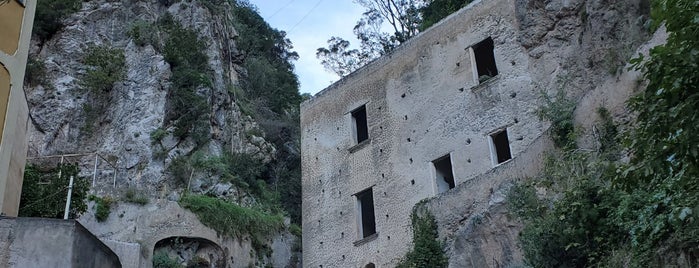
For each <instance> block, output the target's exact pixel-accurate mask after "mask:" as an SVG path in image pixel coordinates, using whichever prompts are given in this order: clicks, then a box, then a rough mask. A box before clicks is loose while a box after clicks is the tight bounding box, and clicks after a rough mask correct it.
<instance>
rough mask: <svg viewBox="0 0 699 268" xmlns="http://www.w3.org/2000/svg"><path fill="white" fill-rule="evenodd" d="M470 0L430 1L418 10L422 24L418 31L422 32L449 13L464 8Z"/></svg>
mask: <svg viewBox="0 0 699 268" xmlns="http://www.w3.org/2000/svg"><path fill="white" fill-rule="evenodd" d="M471 2H472V0H432V1H430V2H429V3H428V4H427V5H426V6H424V7H422V8H421V9H420V15H422V22H421V23H420V31H423V30H425V29H427V28H429V27H430V26H432V25H434V24H435V23H437V22H439V21H440V20H442V19H443V18H446V17H447V16H449V15H450V14H451V13H454V12H456V11H458V10H459V9H461V8H463V7H465V6H466V5H468V4H469V3H471Z"/></svg>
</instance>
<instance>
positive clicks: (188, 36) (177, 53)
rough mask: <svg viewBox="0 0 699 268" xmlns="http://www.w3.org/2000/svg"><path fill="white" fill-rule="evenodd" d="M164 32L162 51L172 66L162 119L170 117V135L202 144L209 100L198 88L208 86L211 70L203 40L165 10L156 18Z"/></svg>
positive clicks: (208, 126) (167, 119)
mask: <svg viewBox="0 0 699 268" xmlns="http://www.w3.org/2000/svg"><path fill="white" fill-rule="evenodd" d="M159 24H160V27H161V28H162V29H163V30H164V31H165V32H166V33H167V35H168V37H167V40H166V41H165V47H164V48H163V54H164V56H165V61H167V62H168V63H169V64H170V68H171V69H172V78H171V81H172V84H171V86H170V91H169V96H168V104H169V108H168V113H167V115H166V121H169V120H174V127H175V129H174V132H173V135H174V136H176V137H178V138H180V139H184V138H186V137H192V139H193V140H194V141H195V142H196V143H197V144H198V145H202V144H204V143H205V142H206V141H208V139H209V136H210V135H209V132H210V125H209V120H208V115H209V112H210V110H211V107H210V104H209V101H208V99H207V98H206V97H204V96H202V94H200V93H199V92H198V90H199V89H200V88H202V87H211V70H210V69H209V66H208V61H209V60H208V59H209V58H208V56H207V55H206V53H204V48H205V47H206V42H205V41H204V40H201V39H200V38H199V36H198V35H197V33H196V32H195V31H193V30H190V29H186V28H184V27H182V25H180V23H178V22H177V21H175V20H174V19H173V18H172V16H171V15H170V14H169V13H168V14H167V15H165V16H164V17H163V18H161V19H160V21H159Z"/></svg>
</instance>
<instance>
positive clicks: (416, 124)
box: [301, 1, 543, 267]
mask: <svg viewBox="0 0 699 268" xmlns="http://www.w3.org/2000/svg"><path fill="white" fill-rule="evenodd" d="M511 7H512V5H511V2H510V1H483V2H478V3H475V4H472V5H470V6H469V7H468V8H466V9H464V10H461V11H460V12H458V13H457V14H454V15H452V16H451V17H449V18H448V19H446V20H445V21H443V22H442V23H441V24H439V25H438V26H436V27H433V28H431V29H429V30H428V31H426V32H424V33H422V34H420V35H419V36H417V37H415V38H414V39H412V40H410V41H409V42H407V43H406V44H404V45H403V46H401V47H400V48H399V49H398V50H397V51H395V52H394V53H393V54H391V55H389V56H387V57H384V58H381V59H379V60H377V61H375V62H373V63H372V64H370V65H368V66H366V67H364V68H363V69H361V70H359V71H357V72H355V73H353V74H351V75H349V76H348V77H345V78H344V79H342V80H341V81H339V82H337V83H335V84H334V85H332V86H330V87H329V88H327V89H325V90H323V91H322V92H320V93H319V94H318V95H317V96H315V97H314V98H313V99H311V100H309V101H307V102H306V103H304V104H303V105H302V114H301V128H302V129H303V134H302V150H303V160H302V163H303V212H304V221H303V228H304V230H303V233H304V240H303V243H304V244H303V250H304V251H303V252H304V262H305V265H307V267H374V266H371V264H374V265H376V266H377V267H390V266H391V264H395V263H396V261H397V260H398V259H399V258H400V257H402V256H403V255H404V254H405V252H407V251H408V247H409V246H410V241H411V231H410V230H411V229H410V212H411V209H412V207H413V205H415V204H416V203H417V202H419V201H420V200H422V199H425V198H428V197H432V196H435V195H438V194H440V193H443V192H446V191H449V190H450V189H451V188H454V187H455V186H456V185H459V184H461V183H464V182H465V181H467V180H468V179H469V178H471V177H473V176H474V175H477V174H481V173H484V172H486V171H488V170H490V169H492V168H494V167H497V166H499V165H501V164H503V163H506V162H508V161H510V160H511V159H512V157H513V156H516V155H517V154H519V153H520V152H521V151H522V150H523V149H524V148H526V147H527V146H529V145H530V144H531V143H532V141H534V140H535V139H537V138H538V137H539V136H540V135H542V132H543V127H542V125H541V123H540V121H539V120H538V119H537V118H536V116H535V115H534V113H532V111H533V109H535V107H536V106H535V102H536V99H537V96H538V95H537V92H536V91H535V90H534V89H533V88H532V87H531V77H530V75H529V73H528V71H527V67H528V66H529V63H528V57H527V55H526V53H525V52H524V51H523V49H522V48H521V46H520V44H519V43H518V42H517V41H516V34H515V31H516V28H517V27H516V25H515V23H516V22H515V20H514V12H513V10H512V8H511Z"/></svg>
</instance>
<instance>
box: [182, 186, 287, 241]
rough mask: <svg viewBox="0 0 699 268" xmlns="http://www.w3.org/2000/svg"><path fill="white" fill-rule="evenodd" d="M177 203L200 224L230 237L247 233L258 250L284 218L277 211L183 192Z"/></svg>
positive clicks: (280, 228)
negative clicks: (243, 205) (268, 210)
mask: <svg viewBox="0 0 699 268" xmlns="http://www.w3.org/2000/svg"><path fill="white" fill-rule="evenodd" d="M179 203H180V205H181V206H182V207H184V208H186V209H189V210H191V211H192V212H194V214H196V215H197V218H199V220H200V221H201V222H202V223H203V224H204V225H206V226H209V227H211V228H212V229H214V230H216V231H217V232H219V233H221V234H224V235H229V236H234V237H242V236H244V235H249V236H250V237H251V239H252V242H253V246H254V247H256V248H258V249H259V248H260V247H262V245H264V242H263V241H265V240H266V238H268V237H269V235H270V234H272V233H274V232H278V231H281V230H283V228H284V217H283V216H282V215H280V214H270V213H267V212H264V211H261V210H258V209H254V208H245V207H241V206H238V205H235V204H232V203H228V202H226V201H223V200H221V199H218V198H215V197H208V196H204V195H187V196H183V197H182V198H181V199H180V201H179Z"/></svg>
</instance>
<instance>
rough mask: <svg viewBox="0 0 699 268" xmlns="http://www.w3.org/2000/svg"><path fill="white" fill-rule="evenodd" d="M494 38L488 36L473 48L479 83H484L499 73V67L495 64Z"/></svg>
mask: <svg viewBox="0 0 699 268" xmlns="http://www.w3.org/2000/svg"><path fill="white" fill-rule="evenodd" d="M494 47H495V46H494V45H493V39H492V38H490V37H488V38H486V39H485V40H483V41H481V42H480V43H478V44H475V45H474V46H473V47H472V48H473V56H474V58H475V60H476V69H477V78H478V83H483V82H485V81H487V80H488V79H490V78H493V77H494V76H496V75H498V68H497V66H496V65H495V54H493V48H494Z"/></svg>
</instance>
